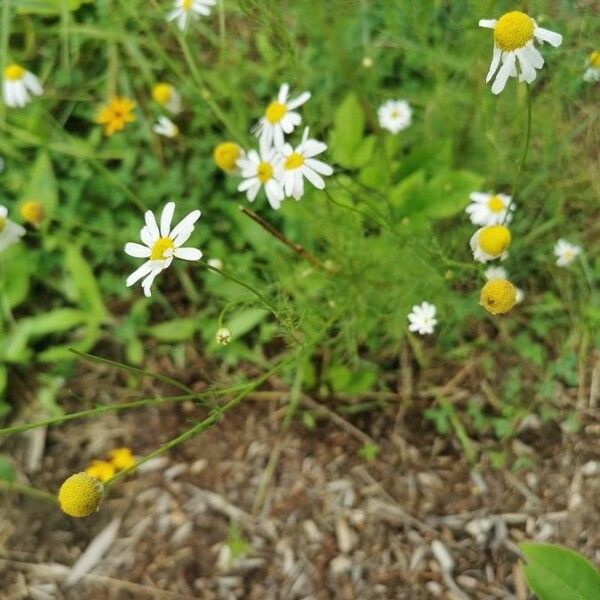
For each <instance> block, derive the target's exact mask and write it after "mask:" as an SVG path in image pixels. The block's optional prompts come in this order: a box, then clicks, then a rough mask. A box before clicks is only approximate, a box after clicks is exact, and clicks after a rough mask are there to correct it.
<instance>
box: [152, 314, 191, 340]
mask: <svg viewBox="0 0 600 600" xmlns="http://www.w3.org/2000/svg"><path fill="white" fill-rule="evenodd" d="M197 328H198V323H197V321H196V320H195V319H173V320H172V321H165V322H164V323H159V324H158V325H152V326H151V327H148V328H146V333H148V335H151V336H152V337H153V338H156V339H157V340H158V341H159V342H185V341H188V340H190V339H191V338H192V336H193V335H194V333H195V331H196V329H197Z"/></svg>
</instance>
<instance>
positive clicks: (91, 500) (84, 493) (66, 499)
mask: <svg viewBox="0 0 600 600" xmlns="http://www.w3.org/2000/svg"><path fill="white" fill-rule="evenodd" d="M103 496H104V486H103V485H102V484H101V483H100V482H99V481H98V480H97V479H96V478H95V477H91V476H90V475H87V474H86V473H76V474H75V475H71V477H68V478H67V479H65V481H64V482H63V484H62V485H61V486H60V490H58V503H59V504H60V508H61V509H62V511H63V512H64V513H66V514H67V515H69V516H71V517H78V518H79V517H89V516H90V515H91V514H93V513H95V512H96V511H97V510H98V508H100V503H101V502H102V498H103Z"/></svg>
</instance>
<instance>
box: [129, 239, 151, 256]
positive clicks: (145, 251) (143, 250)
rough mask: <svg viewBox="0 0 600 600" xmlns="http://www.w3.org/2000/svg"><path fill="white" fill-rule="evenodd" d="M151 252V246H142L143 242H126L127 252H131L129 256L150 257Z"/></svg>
mask: <svg viewBox="0 0 600 600" xmlns="http://www.w3.org/2000/svg"><path fill="white" fill-rule="evenodd" d="M150 253H151V252H150V248H148V246H142V244H135V243H134V242H128V243H127V244H125V254H129V256H133V257H135V258H148V257H149V256H150Z"/></svg>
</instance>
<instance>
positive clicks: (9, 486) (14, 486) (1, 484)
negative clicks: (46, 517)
mask: <svg viewBox="0 0 600 600" xmlns="http://www.w3.org/2000/svg"><path fill="white" fill-rule="evenodd" d="M0 489H3V490H6V491H8V492H17V493H18V494H23V495H25V496H29V497H31V498H35V499H36V500H44V501H46V502H52V504H56V503H57V498H56V496H55V495H54V494H50V493H49V492H45V491H44V490H40V489H38V488H35V487H32V486H30V485H26V484H24V483H17V482H12V483H11V482H8V481H1V480H0Z"/></svg>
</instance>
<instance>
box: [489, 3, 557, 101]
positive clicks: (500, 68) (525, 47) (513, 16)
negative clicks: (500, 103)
mask: <svg viewBox="0 0 600 600" xmlns="http://www.w3.org/2000/svg"><path fill="white" fill-rule="evenodd" d="M479 26H480V27H485V28H487V29H493V30H494V53H493V55H492V63H491V65H490V69H489V71H488V74H487V77H486V83H488V82H489V81H490V80H491V79H493V78H494V75H495V76H496V79H495V81H494V83H493V84H492V93H493V94H499V93H500V92H501V91H502V90H503V89H504V87H505V86H506V82H507V81H508V78H509V77H517V75H518V72H517V62H518V65H519V67H520V70H521V74H520V75H519V81H526V82H527V83H533V81H534V80H535V78H536V75H537V69H541V68H542V67H543V66H544V58H543V57H542V55H541V54H540V52H539V50H538V49H537V48H536V47H535V46H534V41H537V42H539V43H543V42H548V43H549V44H550V45H552V46H554V47H555V48H557V47H558V46H560V45H561V44H562V40H563V38H562V35H560V34H559V33H555V32H554V31H549V30H548V29H543V28H541V27H538V25H537V23H536V22H535V21H534V20H533V19H532V18H531V17H530V16H529V15H527V14H525V13H524V12H520V11H517V10H513V11H511V12H507V13H505V14H504V15H502V16H501V17H500V18H499V19H497V20H496V19H482V20H481V21H479Z"/></svg>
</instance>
